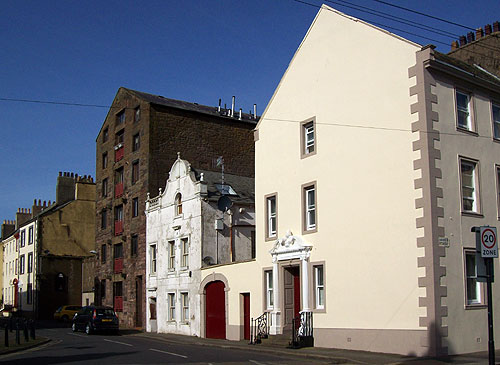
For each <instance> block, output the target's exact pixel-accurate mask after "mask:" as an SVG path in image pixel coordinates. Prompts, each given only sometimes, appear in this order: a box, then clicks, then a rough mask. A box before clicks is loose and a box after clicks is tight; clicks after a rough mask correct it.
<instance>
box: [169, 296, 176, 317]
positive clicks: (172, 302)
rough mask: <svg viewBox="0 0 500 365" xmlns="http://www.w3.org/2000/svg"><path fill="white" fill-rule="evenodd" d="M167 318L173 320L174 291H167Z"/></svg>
mask: <svg viewBox="0 0 500 365" xmlns="http://www.w3.org/2000/svg"><path fill="white" fill-rule="evenodd" d="M168 320H169V321H175V293H168Z"/></svg>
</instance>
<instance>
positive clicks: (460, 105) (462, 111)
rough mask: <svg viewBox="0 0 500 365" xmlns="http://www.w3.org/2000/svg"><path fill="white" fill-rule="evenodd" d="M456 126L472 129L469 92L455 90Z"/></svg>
mask: <svg viewBox="0 0 500 365" xmlns="http://www.w3.org/2000/svg"><path fill="white" fill-rule="evenodd" d="M456 102H457V126H458V127H459V128H462V129H467V130H469V131H470V130H472V118H471V97H470V95H469V94H467V93H464V92H461V91H458V90H456Z"/></svg>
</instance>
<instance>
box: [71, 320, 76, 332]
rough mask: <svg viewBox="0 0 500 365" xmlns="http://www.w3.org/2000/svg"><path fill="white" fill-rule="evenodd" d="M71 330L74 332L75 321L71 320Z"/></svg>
mask: <svg viewBox="0 0 500 365" xmlns="http://www.w3.org/2000/svg"><path fill="white" fill-rule="evenodd" d="M71 330H72V331H73V332H76V323H75V322H73V324H72V325H71Z"/></svg>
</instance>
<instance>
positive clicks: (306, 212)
mask: <svg viewBox="0 0 500 365" xmlns="http://www.w3.org/2000/svg"><path fill="white" fill-rule="evenodd" d="M302 191H303V198H302V199H303V209H302V212H303V214H302V216H303V222H304V228H303V230H304V232H314V231H316V228H317V227H316V184H315V183H313V184H307V185H305V186H303V188H302Z"/></svg>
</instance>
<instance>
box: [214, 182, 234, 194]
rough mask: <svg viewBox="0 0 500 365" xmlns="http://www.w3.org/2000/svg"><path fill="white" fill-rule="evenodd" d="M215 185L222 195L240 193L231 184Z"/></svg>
mask: <svg viewBox="0 0 500 365" xmlns="http://www.w3.org/2000/svg"><path fill="white" fill-rule="evenodd" d="M215 187H216V188H217V190H218V191H219V193H221V194H222V195H238V194H237V193H236V191H234V189H233V187H232V186H231V185H228V184H224V185H222V184H215Z"/></svg>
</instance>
